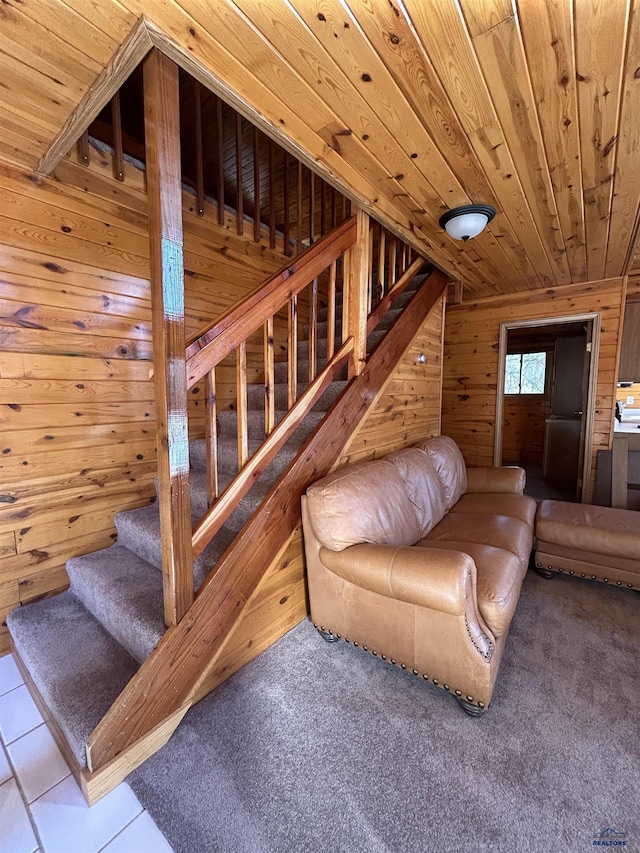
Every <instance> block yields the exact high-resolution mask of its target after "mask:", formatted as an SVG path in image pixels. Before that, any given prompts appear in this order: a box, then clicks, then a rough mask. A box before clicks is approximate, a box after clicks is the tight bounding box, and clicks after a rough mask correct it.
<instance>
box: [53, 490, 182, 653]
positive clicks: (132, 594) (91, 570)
mask: <svg viewBox="0 0 640 853" xmlns="http://www.w3.org/2000/svg"><path fill="white" fill-rule="evenodd" d="M144 509H156V513H157V507H155V506H153V505H152V506H151V507H144ZM134 512H135V510H134ZM120 515H121V516H125V515H126V513H120ZM67 571H68V573H69V578H70V579H71V592H72V593H73V594H74V595H75V596H76V598H77V599H78V600H79V601H80V602H81V603H82V604H83V605H84V606H85V607H86V608H87V610H88V611H89V612H90V613H91V615H92V616H94V617H95V618H96V619H97V620H98V622H100V624H101V625H102V626H103V627H104V628H105V629H106V630H107V631H108V632H109V633H110V634H111V636H112V637H113V638H114V639H115V640H117V641H118V643H120V645H121V646H123V647H124V648H125V649H126V650H127V651H128V652H129V654H130V655H131V656H132V657H134V658H135V659H136V660H137V661H138V662H139V663H142V661H144V660H145V659H146V658H147V657H148V656H149V655H150V654H151V652H152V651H153V650H154V649H155V647H156V645H157V644H158V641H159V640H160V638H161V637H162V635H163V634H164V632H165V630H166V629H165V624H164V611H163V600H162V573H161V572H159V571H158V569H157V568H156V567H155V566H152V565H150V564H149V563H148V562H147V561H146V560H143V559H142V557H140V556H138V554H135V553H134V552H133V551H131V550H129V548H127V547H125V545H124V543H123V542H122V543H121V540H120V539H119V540H118V542H117V543H116V544H115V545H112V546H111V547H110V548H105V549H104V550H102V551H95V552H94V553H93V554H86V555H85V556H83V557H74V558H73V559H71V560H69V561H68V563H67Z"/></svg>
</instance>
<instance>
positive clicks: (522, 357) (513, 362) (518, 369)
mask: <svg viewBox="0 0 640 853" xmlns="http://www.w3.org/2000/svg"><path fill="white" fill-rule="evenodd" d="M546 375H547V353H546V352H522V353H520V352H516V353H509V354H507V359H506V364H505V372H504V393H505V394H544V388H545V381H546Z"/></svg>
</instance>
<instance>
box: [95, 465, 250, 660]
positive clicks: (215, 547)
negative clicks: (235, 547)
mask: <svg viewBox="0 0 640 853" xmlns="http://www.w3.org/2000/svg"><path fill="white" fill-rule="evenodd" d="M192 478H193V480H194V481H195V483H192V511H193V510H194V503H195V505H196V507H197V508H202V507H204V508H203V509H202V512H200V513H199V515H197V516H196V515H195V513H194V514H193V521H194V523H195V522H196V521H197V519H198V518H200V517H201V516H202V515H204V513H205V511H206V508H207V499H206V483H205V480H204V475H202V476H201V478H200V479H198V478H197V476H196V474H195V473H194V474H193V475H192ZM194 492H196V497H195V500H194V497H193V493H194ZM201 493H202V494H201ZM115 524H116V529H117V531H118V545H122V546H123V547H124V548H125V549H128V550H129V551H132V552H133V553H134V554H136V555H137V556H138V558H139V559H140V560H142V561H143V562H144V563H145V564H147V565H150V566H151V567H152V568H153V569H154V570H155V572H156V574H159V573H160V572H161V570H162V540H161V537H160V512H159V509H158V504H157V503H155V504H151V505H150V506H143V507H140V508H139V509H132V510H127V511H125V512H119V513H118V514H117V515H116V517H115ZM234 535H235V533H234V532H233V531H232V530H227V529H226V528H223V529H222V530H220V532H219V534H218V535H217V536H216V538H215V539H214V540H213V542H211V543H210V544H209V545H208V546H207V547H206V548H205V550H204V551H203V552H202V554H200V556H199V557H197V558H196V559H195V560H194V562H193V584H194V587H195V589H199V587H200V585H201V584H202V582H203V580H204V579H205V577H206V576H207V575H208V574H209V572H210V571H211V569H212V568H213V566H215V564H216V563H217V561H218V560H219V559H220V557H221V556H222V554H223V553H224V552H225V550H226V549H227V548H228V547H229V545H230V544H231V542H232V541H233V537H234ZM109 550H111V549H109ZM118 639H119V638H118ZM121 642H122V641H121ZM132 654H133V652H132Z"/></svg>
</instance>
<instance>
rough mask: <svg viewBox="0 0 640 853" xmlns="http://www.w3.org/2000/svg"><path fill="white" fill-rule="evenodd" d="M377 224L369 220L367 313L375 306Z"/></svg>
mask: <svg viewBox="0 0 640 853" xmlns="http://www.w3.org/2000/svg"><path fill="white" fill-rule="evenodd" d="M376 224H377V223H375V222H374V221H373V220H370V222H369V275H368V276H367V313H368V314H371V310H372V308H373V275H374V270H373V255H374V251H373V247H374V238H375V232H376Z"/></svg>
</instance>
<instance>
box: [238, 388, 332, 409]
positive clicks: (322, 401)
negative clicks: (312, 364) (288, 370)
mask: <svg viewBox="0 0 640 853" xmlns="http://www.w3.org/2000/svg"><path fill="white" fill-rule="evenodd" d="M308 384H309V383H308V381H307V382H300V383H298V397H301V396H302V394H303V393H304V391H305V390H306V388H307V387H308ZM346 386H347V383H346V382H332V383H331V384H330V385H329V387H328V388H327V390H326V391H325V392H324V394H323V395H322V396H321V397H320V398H319V400H318V401H317V403H316V404H315V406H314V407H313V411H316V412H326V411H328V410H329V408H330V407H331V406H332V405H333V403H334V402H335V401H336V400H337V399H338V397H339V396H340V394H341V393H342V392H343V391H344V389H345V388H346ZM274 398H275V406H276V409H277V410H280V409H286V408H287V406H288V403H289V386H288V383H286V382H276V384H275V386H274ZM247 406H248V408H249V409H253V410H256V409H257V410H258V411H261V412H264V386H263V385H248V386H247Z"/></svg>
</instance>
